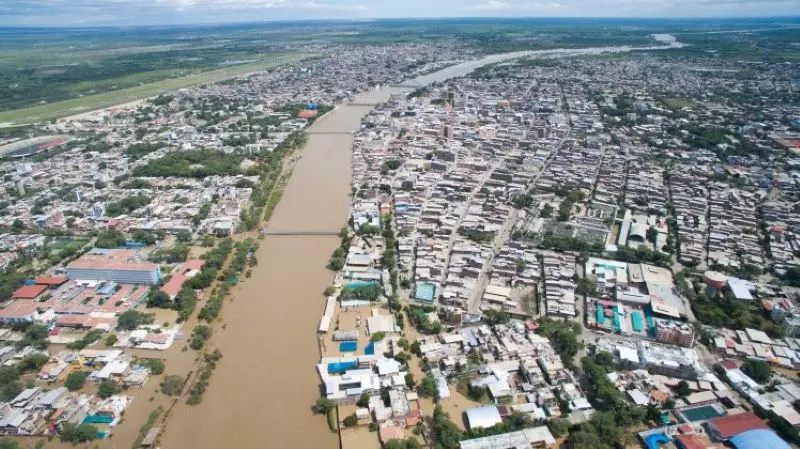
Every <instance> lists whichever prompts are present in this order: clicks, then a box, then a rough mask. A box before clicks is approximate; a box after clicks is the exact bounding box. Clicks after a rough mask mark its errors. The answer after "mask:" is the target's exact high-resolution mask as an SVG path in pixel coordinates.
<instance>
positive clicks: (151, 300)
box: [147, 288, 172, 309]
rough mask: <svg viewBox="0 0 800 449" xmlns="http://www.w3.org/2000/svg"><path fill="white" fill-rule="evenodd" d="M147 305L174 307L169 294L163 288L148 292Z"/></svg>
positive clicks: (164, 307) (161, 307) (160, 307)
mask: <svg viewBox="0 0 800 449" xmlns="http://www.w3.org/2000/svg"><path fill="white" fill-rule="evenodd" d="M147 307H157V308H159V309H169V308H171V307H172V301H171V300H170V299H169V295H167V294H166V293H164V292H162V291H161V289H158V288H154V289H151V290H150V293H148V294H147Z"/></svg>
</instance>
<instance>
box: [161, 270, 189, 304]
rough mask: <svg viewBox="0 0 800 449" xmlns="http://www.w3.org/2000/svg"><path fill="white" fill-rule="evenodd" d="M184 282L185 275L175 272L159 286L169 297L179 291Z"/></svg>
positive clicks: (172, 296)
mask: <svg viewBox="0 0 800 449" xmlns="http://www.w3.org/2000/svg"><path fill="white" fill-rule="evenodd" d="M184 282H186V276H184V275H183V274H181V273H175V274H174V275H173V276H172V277H171V278H170V280H169V281H168V282H167V283H166V284H164V286H163V287H161V291H162V292H164V293H166V294H167V295H168V296H169V297H170V298H174V297H175V296H177V295H178V292H179V291H181V287H183V283H184Z"/></svg>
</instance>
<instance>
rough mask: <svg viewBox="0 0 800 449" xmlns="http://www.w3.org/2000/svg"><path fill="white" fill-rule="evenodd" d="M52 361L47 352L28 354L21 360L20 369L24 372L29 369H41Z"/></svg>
mask: <svg viewBox="0 0 800 449" xmlns="http://www.w3.org/2000/svg"><path fill="white" fill-rule="evenodd" d="M49 361H50V357H49V356H47V355H46V354H41V353H35V354H28V355H26V356H25V357H23V358H22V360H20V362H19V364H18V365H17V366H18V367H19V370H20V371H21V372H23V373H25V372H28V371H39V370H40V369H41V368H42V367H43V366H44V365H45V364H46V363H47V362H49Z"/></svg>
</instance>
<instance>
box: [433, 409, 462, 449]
mask: <svg viewBox="0 0 800 449" xmlns="http://www.w3.org/2000/svg"><path fill="white" fill-rule="evenodd" d="M433 429H434V434H435V438H436V442H437V446H436V447H437V448H441V449H458V448H459V447H461V439H462V438H463V437H464V435H463V433H462V432H461V430H460V429H459V428H458V426H456V424H455V423H454V422H453V421H451V420H450V416H449V415H448V414H447V413H446V412H445V411H444V410H442V407H441V406H440V405H437V406H436V408H434V409H433Z"/></svg>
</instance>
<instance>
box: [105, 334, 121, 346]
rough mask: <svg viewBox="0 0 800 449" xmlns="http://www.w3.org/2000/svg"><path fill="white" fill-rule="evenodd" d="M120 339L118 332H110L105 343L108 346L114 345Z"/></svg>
mask: <svg viewBox="0 0 800 449" xmlns="http://www.w3.org/2000/svg"><path fill="white" fill-rule="evenodd" d="M118 340H119V339H118V338H117V334H108V337H106V339H105V341H104V343H105V344H106V346H114V344H116V343H117V341H118Z"/></svg>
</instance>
